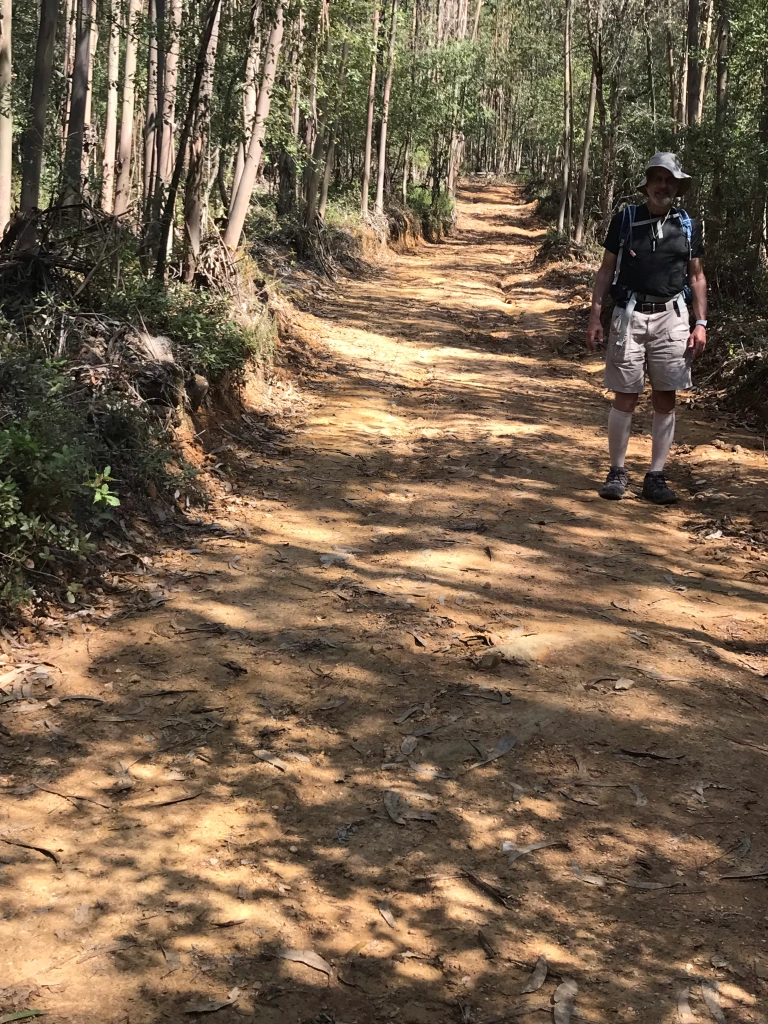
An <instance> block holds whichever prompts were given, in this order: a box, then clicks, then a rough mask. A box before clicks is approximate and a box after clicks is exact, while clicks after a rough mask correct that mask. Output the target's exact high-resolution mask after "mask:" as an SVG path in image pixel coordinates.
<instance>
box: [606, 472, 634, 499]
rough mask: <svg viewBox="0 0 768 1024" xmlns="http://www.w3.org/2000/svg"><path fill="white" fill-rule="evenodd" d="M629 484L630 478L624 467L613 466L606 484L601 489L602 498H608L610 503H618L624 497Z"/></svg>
mask: <svg viewBox="0 0 768 1024" xmlns="http://www.w3.org/2000/svg"><path fill="white" fill-rule="evenodd" d="M628 483H629V476H628V475H627V471H626V469H624V467H623V466H611V468H610V469H609V470H608V476H607V477H606V478H605V483H604V484H603V486H602V487H601V488H600V497H601V498H607V499H608V500H609V501H618V500H619V498H623V497H624V491H626V489H627V484H628Z"/></svg>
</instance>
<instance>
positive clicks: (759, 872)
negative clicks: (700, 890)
mask: <svg viewBox="0 0 768 1024" xmlns="http://www.w3.org/2000/svg"><path fill="white" fill-rule="evenodd" d="M720 877H721V878H768V864H766V865H764V866H763V867H762V868H756V869H755V870H754V871H730V872H729V873H728V874H727V875H720Z"/></svg>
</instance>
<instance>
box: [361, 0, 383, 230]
mask: <svg viewBox="0 0 768 1024" xmlns="http://www.w3.org/2000/svg"><path fill="white" fill-rule="evenodd" d="M373 3H374V7H373V47H372V50H371V53H372V56H371V77H370V80H369V82H368V120H367V122H366V126H365V158H364V162H363V193H362V199H361V203H360V213H361V214H362V216H363V219H366V218H367V217H368V189H369V187H370V181H371V142H372V139H373V108H374V103H375V100H376V64H377V62H378V43H379V3H380V0H373Z"/></svg>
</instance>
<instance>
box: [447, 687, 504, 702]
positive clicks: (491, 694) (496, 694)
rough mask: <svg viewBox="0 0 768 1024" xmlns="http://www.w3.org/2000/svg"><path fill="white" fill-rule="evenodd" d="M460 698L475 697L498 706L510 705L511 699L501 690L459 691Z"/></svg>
mask: <svg viewBox="0 0 768 1024" xmlns="http://www.w3.org/2000/svg"><path fill="white" fill-rule="evenodd" d="M459 696H460V697H477V698H478V699H480V700H494V701H496V702H497V703H499V704H510V703H511V702H512V698H511V697H510V696H509V694H507V693H502V692H501V690H461V691H460V692H459Z"/></svg>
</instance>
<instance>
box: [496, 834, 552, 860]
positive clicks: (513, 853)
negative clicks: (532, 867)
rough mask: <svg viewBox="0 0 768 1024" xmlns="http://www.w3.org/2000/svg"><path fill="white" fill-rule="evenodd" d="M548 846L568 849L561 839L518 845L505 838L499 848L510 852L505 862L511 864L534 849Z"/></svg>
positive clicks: (504, 851)
mask: <svg viewBox="0 0 768 1024" xmlns="http://www.w3.org/2000/svg"><path fill="white" fill-rule="evenodd" d="M549 846H564V847H565V848H566V849H568V843H566V842H565V840H563V839H543V840H542V841H541V842H540V843H529V844H528V845H527V846H518V845H517V843H512V842H510V841H509V840H507V841H506V842H504V843H503V844H502V847H501V849H502V852H503V853H509V854H510V858H509V860H508V862H507V863H508V864H510V865H512V864H514V863H515V861H516V860H519V859H520V857H523V856H524V855H525V854H526V853H533V852H534V851H535V850H545V849H546V848H547V847H549Z"/></svg>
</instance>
